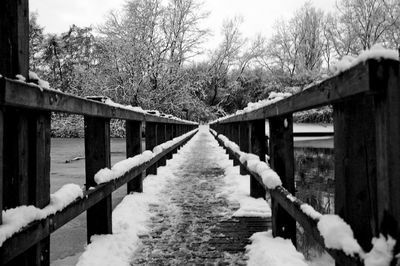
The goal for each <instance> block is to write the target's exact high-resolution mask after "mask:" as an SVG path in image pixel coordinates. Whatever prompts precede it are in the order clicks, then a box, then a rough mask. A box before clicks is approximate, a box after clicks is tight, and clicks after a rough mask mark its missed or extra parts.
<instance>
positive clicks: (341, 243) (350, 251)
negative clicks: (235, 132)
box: [210, 129, 396, 266]
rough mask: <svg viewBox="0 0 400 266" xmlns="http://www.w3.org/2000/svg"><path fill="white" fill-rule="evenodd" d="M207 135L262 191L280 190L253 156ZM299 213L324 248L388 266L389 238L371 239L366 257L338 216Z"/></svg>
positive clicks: (309, 211)
mask: <svg viewBox="0 0 400 266" xmlns="http://www.w3.org/2000/svg"><path fill="white" fill-rule="evenodd" d="M210 131H211V132H212V133H213V134H214V136H216V137H217V138H218V139H219V140H220V141H221V142H222V143H223V144H224V146H225V148H228V149H230V150H231V151H232V152H234V153H235V154H236V156H237V157H239V160H240V162H241V164H242V165H244V166H246V167H247V168H248V170H250V171H251V172H252V173H255V174H257V175H258V176H260V177H261V178H262V181H263V185H264V186H265V187H266V188H268V189H270V190H276V189H277V188H278V187H282V181H281V179H280V177H279V176H278V175H277V173H276V172H275V171H274V170H272V169H271V168H270V167H269V165H268V163H266V162H263V161H261V160H260V159H259V157H258V156H257V155H255V154H252V153H245V152H242V151H240V148H239V146H238V145H237V144H236V143H234V142H233V141H230V140H229V139H228V138H227V137H225V136H224V135H222V134H217V132H216V131H215V130H212V129H211V130H210ZM286 197H287V198H288V199H289V200H290V201H291V202H301V201H300V200H299V199H298V198H296V197H295V196H294V195H292V194H290V193H289V192H288V194H287V195H286ZM300 210H301V211H302V212H303V213H304V214H305V215H306V216H307V217H309V218H310V219H312V220H314V221H315V222H316V223H317V229H318V231H319V233H320V235H321V236H322V238H323V240H324V244H325V247H326V248H328V249H334V250H338V251H342V252H344V253H345V254H346V255H348V256H351V257H359V258H360V259H361V260H362V261H363V262H364V264H365V265H367V266H378V265H390V262H391V260H392V258H393V257H394V254H393V249H394V246H395V244H396V240H395V239H393V238H392V237H391V236H388V237H385V236H383V235H380V236H379V238H373V239H372V245H373V248H372V250H371V251H370V252H368V253H367V252H365V251H364V250H363V249H362V248H361V246H360V245H359V243H358V241H357V240H356V239H355V238H354V233H353V230H352V229H351V227H350V225H349V224H347V223H346V222H345V221H344V220H343V219H342V218H341V217H339V216H338V215H335V214H321V213H319V212H318V211H316V210H315V209H314V208H313V207H312V206H310V205H308V204H306V203H302V202H301V204H300Z"/></svg>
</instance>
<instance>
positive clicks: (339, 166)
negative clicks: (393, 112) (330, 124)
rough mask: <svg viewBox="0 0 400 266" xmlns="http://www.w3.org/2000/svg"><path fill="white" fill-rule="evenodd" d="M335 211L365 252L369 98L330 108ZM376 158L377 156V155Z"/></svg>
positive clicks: (370, 162) (372, 154)
mask: <svg viewBox="0 0 400 266" xmlns="http://www.w3.org/2000/svg"><path fill="white" fill-rule="evenodd" d="M334 128H335V130H334V131H335V135H334V138H335V140H334V142H335V212H336V214H338V215H339V216H341V217H342V218H343V219H344V220H345V221H346V222H347V223H349V224H350V225H351V228H352V229H353V232H354V236H355V238H356V239H357V240H358V242H359V243H360V245H361V246H362V247H363V248H364V249H365V250H369V249H370V248H371V247H372V246H371V238H372V236H373V232H374V231H375V228H376V217H374V215H373V213H374V212H375V211H374V210H376V206H375V204H376V200H375V199H376V195H375V190H376V189H375V188H376V179H375V176H376V166H375V161H376V150H375V123H374V103H373V98H372V97H366V96H364V97H358V98H353V99H349V100H346V101H343V102H341V103H338V104H335V105H334ZM379 156H380V155H379Z"/></svg>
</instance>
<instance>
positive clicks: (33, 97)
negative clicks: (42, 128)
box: [0, 78, 197, 125]
mask: <svg viewBox="0 0 400 266" xmlns="http://www.w3.org/2000/svg"><path fill="white" fill-rule="evenodd" d="M0 103H1V104H2V105H3V106H14V107H19V108H27V109H33V110H44V111H51V112H63V113H70V114H78V115H86V116H93V117H103V118H114V119H122V120H134V121H148V122H157V123H172V124H188V125H197V123H195V122H192V121H187V120H183V119H174V118H168V117H162V116H157V115H153V114H147V113H142V112H137V111H133V110H129V109H128V108H122V107H115V106H110V105H108V104H105V103H102V102H99V101H94V100H90V99H86V98H82V97H78V96H74V95H71V94H66V93H62V92H59V91H55V90H47V89H42V88H40V87H39V86H38V85H35V84H29V83H25V82H21V81H18V80H12V79H9V78H0Z"/></svg>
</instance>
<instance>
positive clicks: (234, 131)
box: [232, 123, 240, 166]
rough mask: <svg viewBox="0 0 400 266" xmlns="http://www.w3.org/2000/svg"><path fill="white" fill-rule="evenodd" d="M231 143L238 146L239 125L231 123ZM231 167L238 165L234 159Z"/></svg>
mask: <svg viewBox="0 0 400 266" xmlns="http://www.w3.org/2000/svg"><path fill="white" fill-rule="evenodd" d="M232 141H233V142H235V143H236V144H237V145H239V146H240V123H232ZM233 165H234V166H236V165H239V161H238V160H236V158H234V159H233Z"/></svg>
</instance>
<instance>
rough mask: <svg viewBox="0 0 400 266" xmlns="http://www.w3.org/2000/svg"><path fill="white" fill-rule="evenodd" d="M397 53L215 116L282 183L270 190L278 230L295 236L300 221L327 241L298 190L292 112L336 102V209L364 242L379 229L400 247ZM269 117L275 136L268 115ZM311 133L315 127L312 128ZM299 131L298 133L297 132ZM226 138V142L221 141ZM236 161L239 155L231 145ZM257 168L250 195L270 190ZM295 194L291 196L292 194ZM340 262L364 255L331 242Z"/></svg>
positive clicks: (219, 128)
mask: <svg viewBox="0 0 400 266" xmlns="http://www.w3.org/2000/svg"><path fill="white" fill-rule="evenodd" d="M399 65H400V64H399V62H398V61H394V60H384V59H382V60H375V59H370V60H368V61H366V62H364V63H360V64H358V65H356V66H355V67H353V68H351V69H349V70H347V71H345V72H343V73H341V74H339V75H338V76H335V77H333V78H330V79H328V80H326V81H324V82H322V83H320V84H318V85H315V86H314V87H312V88H309V89H307V90H304V91H302V92H300V93H298V94H296V95H293V96H291V97H289V98H286V99H284V100H281V101H279V102H276V103H274V104H271V105H268V106H265V107H263V108H260V109H257V110H254V111H251V112H248V113H244V114H240V115H235V116H232V117H228V118H226V119H222V120H220V121H218V122H215V123H213V124H211V128H212V129H213V130H215V131H216V132H217V133H218V134H223V135H225V136H227V137H228V138H229V139H230V140H231V141H234V142H235V143H237V144H238V145H239V146H240V149H241V151H244V152H251V153H254V154H256V155H258V156H259V158H260V160H263V161H265V158H266V154H268V155H269V158H270V165H271V168H272V169H273V170H275V171H276V172H277V174H278V175H279V176H280V177H281V180H282V183H283V186H280V187H278V188H276V189H274V190H271V191H270V194H271V197H272V229H273V233H274V235H275V236H281V237H285V238H290V239H292V241H293V242H294V243H296V222H298V223H299V224H300V225H302V227H303V228H304V229H305V231H306V232H307V233H308V234H310V235H312V236H313V237H314V238H315V239H316V240H317V242H319V243H320V244H321V245H322V246H325V244H324V240H323V238H322V237H321V235H320V233H319V231H318V229H317V227H316V224H317V221H316V220H315V219H312V218H310V217H309V216H307V215H306V214H305V213H304V212H303V211H302V210H301V209H300V205H301V201H299V200H298V199H295V198H294V197H292V196H291V195H290V194H293V195H294V194H295V180H294V165H295V163H294V153H293V136H294V134H293V119H292V117H293V113H294V112H298V111H303V110H308V109H312V108H315V107H320V106H325V105H333V117H334V152H335V212H336V214H338V215H339V216H340V217H342V218H343V219H344V220H345V221H346V222H347V223H348V224H350V225H351V227H352V229H353V231H354V234H355V238H356V239H357V241H358V242H359V243H360V245H361V247H362V248H363V249H364V250H365V251H368V250H370V249H371V247H372V245H371V239H372V237H374V236H379V234H384V235H385V236H387V235H390V236H392V237H393V238H395V239H396V240H397V244H396V246H395V249H394V254H398V253H399V250H400V248H399V247H400V244H399V241H400V227H399V221H400V178H399V176H400V67H399ZM266 120H267V121H268V122H269V128H270V134H269V139H267V138H266V134H265V122H266ZM311 135H312V134H311ZM297 136H299V135H297ZM220 143H221V144H223V143H222V142H221V141H220ZM226 149H227V150H228V153H229V154H230V156H231V157H232V158H233V159H234V161H235V164H241V163H240V161H239V155H238V154H236V153H235V152H234V151H232V150H231V149H230V148H228V147H226ZM242 170H243V171H245V172H247V173H249V174H250V175H251V180H250V188H251V192H250V193H251V196H253V197H265V193H266V189H267V188H266V186H265V185H264V184H263V182H262V180H261V178H260V177H259V176H258V175H257V174H256V173H254V172H252V171H250V170H249V169H248V168H247V166H246V165H244V164H242ZM291 199H292V200H291ZM327 251H328V252H329V253H330V254H331V255H332V256H333V257H334V258H335V259H336V262H337V263H339V265H359V264H361V259H360V258H358V257H351V256H347V255H346V254H345V253H344V252H343V251H341V250H333V249H327Z"/></svg>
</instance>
